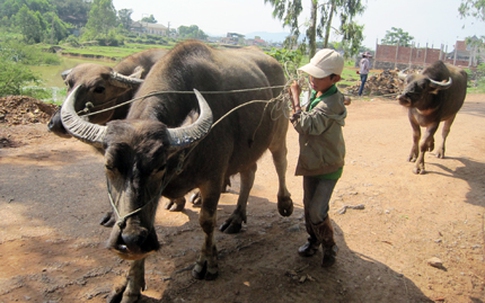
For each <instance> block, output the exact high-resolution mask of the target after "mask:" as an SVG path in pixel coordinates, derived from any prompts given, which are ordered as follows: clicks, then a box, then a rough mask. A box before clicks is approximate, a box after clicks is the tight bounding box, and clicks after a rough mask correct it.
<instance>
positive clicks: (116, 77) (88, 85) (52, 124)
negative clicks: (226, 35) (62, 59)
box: [47, 49, 167, 138]
mask: <svg viewBox="0 0 485 303" xmlns="http://www.w3.org/2000/svg"><path fill="white" fill-rule="evenodd" d="M166 53H167V50H165V49H150V50H146V51H142V52H139V53H136V54H133V55H130V56H128V57H126V58H124V59H123V60H121V61H120V62H119V63H118V64H116V65H115V66H114V67H113V68H111V67H108V66H104V65H100V64H93V63H83V64H79V65H77V66H75V67H74V68H72V69H69V70H67V71H64V72H63V73H62V75H61V76H62V78H63V79H64V81H65V83H66V84H67V86H68V87H67V92H68V93H69V92H71V91H72V89H73V88H74V87H76V86H78V85H83V86H84V87H85V90H84V92H83V95H82V96H79V98H78V100H77V103H76V104H75V108H76V110H78V111H81V110H82V111H84V112H86V113H88V112H95V111H96V112H97V111H99V110H102V109H107V108H110V107H112V106H114V105H119V104H122V103H124V102H126V101H128V100H130V99H132V98H133V96H134V94H135V91H136V89H138V87H139V86H140V84H141V82H142V81H140V79H144V78H145V77H146V75H147V74H148V72H149V71H150V69H151V68H152V66H153V65H154V64H155V62H157V61H158V60H159V59H160V58H161V57H163V56H164V55H165V54H166ZM129 106H130V105H129V104H127V105H125V106H120V107H118V108H115V109H113V110H107V111H105V112H103V113H98V114H96V115H92V116H88V119H89V121H91V122H93V123H97V124H105V123H106V122H108V121H111V120H115V119H124V118H125V117H126V115H127V113H128V109H129ZM47 127H48V129H49V131H51V132H53V133H54V134H56V135H58V136H60V137H65V138H70V137H71V136H70V135H69V134H68V133H67V132H66V130H65V129H64V126H63V125H62V122H61V119H60V112H59V111H58V112H56V113H55V114H54V115H53V116H52V117H51V119H50V121H49V123H48V125H47Z"/></svg>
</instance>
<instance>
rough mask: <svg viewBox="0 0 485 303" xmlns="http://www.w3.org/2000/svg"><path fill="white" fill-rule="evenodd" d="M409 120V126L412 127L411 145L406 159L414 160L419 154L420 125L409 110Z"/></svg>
mask: <svg viewBox="0 0 485 303" xmlns="http://www.w3.org/2000/svg"><path fill="white" fill-rule="evenodd" d="M408 116H409V122H410V123H411V127H412V129H413V146H412V147H411V152H410V153H409V157H408V161H409V162H416V159H417V158H418V155H419V140H420V139H421V127H420V126H419V124H418V121H416V120H415V119H414V117H413V115H412V114H411V112H409V114H408Z"/></svg>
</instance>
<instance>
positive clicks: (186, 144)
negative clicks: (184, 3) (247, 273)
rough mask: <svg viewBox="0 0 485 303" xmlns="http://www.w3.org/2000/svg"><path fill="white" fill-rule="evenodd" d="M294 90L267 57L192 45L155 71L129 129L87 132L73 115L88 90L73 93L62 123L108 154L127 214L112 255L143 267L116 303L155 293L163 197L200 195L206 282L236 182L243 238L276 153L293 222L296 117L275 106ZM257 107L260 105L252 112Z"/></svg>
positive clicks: (197, 273)
mask: <svg viewBox="0 0 485 303" xmlns="http://www.w3.org/2000/svg"><path fill="white" fill-rule="evenodd" d="M284 84H285V77H284V73H283V70H282V67H281V65H280V64H279V63H278V62H277V61H276V60H274V59H273V58H271V57H270V56H267V55H265V54H264V53H263V52H261V51H260V50H258V49H254V48H244V49H232V50H221V49H213V48H210V47H208V46H206V45H205V44H203V43H200V42H195V41H187V42H184V43H181V44H179V45H177V46H176V47H174V48H173V49H172V51H170V52H169V53H168V54H167V55H166V56H164V57H163V58H162V59H161V60H160V61H159V62H157V64H156V65H155V66H154V67H153V68H152V70H151V71H150V73H149V74H148V75H147V77H146V79H145V81H144V83H143V84H142V85H141V87H140V89H139V90H138V92H137V93H136V95H135V98H141V99H139V100H137V101H136V102H135V103H133V104H132V106H131V108H130V111H129V113H128V116H127V118H126V119H125V120H115V121H111V122H109V123H107V125H106V126H101V125H97V124H92V123H89V122H86V121H85V120H83V119H81V118H79V116H78V115H77V114H76V111H75V109H74V108H73V106H72V104H73V103H75V99H76V97H77V96H78V95H82V92H83V90H84V87H82V86H80V87H77V88H76V89H74V90H73V91H72V92H71V94H70V95H69V97H68V98H67V100H66V102H65V104H64V106H63V107H62V113H61V116H62V121H63V123H64V125H65V127H66V129H67V130H68V131H69V132H70V133H71V134H72V135H73V136H74V137H76V138H78V139H80V140H82V141H84V142H87V143H89V144H93V145H95V146H97V147H98V148H102V149H103V150H104V155H105V167H106V177H107V180H108V181H107V182H108V193H109V196H110V197H111V200H112V204H113V205H114V209H115V212H116V213H118V222H117V224H115V225H114V227H113V230H112V233H111V236H110V239H109V241H108V246H109V248H110V249H112V250H113V251H115V252H116V253H117V254H118V255H119V256H120V257H122V258H124V259H129V260H134V262H133V263H132V266H131V269H130V272H129V276H128V277H127V280H126V283H125V284H124V285H123V287H121V288H117V291H115V293H114V294H113V295H112V297H111V299H110V302H118V301H119V300H121V299H123V302H135V301H136V300H137V298H138V297H139V296H140V292H141V290H142V289H143V288H144V286H145V282H144V260H145V257H146V256H147V255H148V254H149V253H150V252H152V251H154V250H157V249H158V248H159V243H158V240H157V235H156V232H155V228H154V226H153V224H154V218H155V213H156V208H157V204H158V200H159V197H160V196H161V195H163V196H165V197H168V198H178V197H181V196H183V195H185V194H186V193H187V192H189V191H190V190H192V189H194V188H198V189H199V190H200V194H201V198H202V206H201V210H200V216H199V222H200V225H201V227H202V230H203V231H204V233H205V240H204V242H203V244H202V248H201V251H200V255H199V257H198V259H197V261H196V264H195V266H194V268H193V270H192V275H193V276H194V277H195V278H197V279H207V280H210V279H214V278H216V277H217V275H218V264H217V249H216V244H215V240H214V226H215V224H216V210H217V204H218V201H219V197H220V195H221V188H222V185H223V183H224V179H225V176H226V175H234V174H236V173H240V176H241V189H240V194H239V198H238V202H237V207H236V209H235V211H234V212H233V214H232V215H231V216H230V217H229V219H228V220H227V221H226V222H225V224H224V225H226V227H227V226H231V225H236V226H239V228H240V225H241V222H242V221H245V219H246V204H247V199H248V196H249V193H250V190H251V187H252V185H253V182H254V178H255V172H256V168H257V167H256V161H257V160H258V159H259V158H260V157H261V156H262V154H263V153H264V152H265V150H267V149H269V150H270V151H271V153H272V156H273V160H274V163H275V166H276V171H277V174H278V178H279V190H278V210H279V212H280V214H282V215H284V216H289V215H290V214H291V213H292V211H293V204H292V201H291V198H290V193H289V192H288V190H287V188H286V185H285V172H286V166H287V161H286V154H287V149H286V133H287V129H288V120H287V119H286V117H285V115H284V114H285V113H286V111H287V110H288V107H287V106H286V104H283V106H282V104H281V102H283V101H282V100H279V101H278V102H268V100H272V99H273V98H275V97H277V96H278V94H279V93H280V91H281V90H282V86H283V85H284ZM270 87H273V88H271V89H270ZM193 89H197V90H199V91H201V92H202V94H203V95H204V97H205V98H204V97H203V96H202V94H200V93H198V92H197V93H196V94H195V95H194V93H193ZM241 90H244V91H241ZM187 92H190V94H189V93H187ZM206 100H207V101H206ZM252 100H259V101H257V102H252V103H250V104H245V103H246V102H249V101H252ZM243 104H245V105H244V106H243ZM231 110H233V111H231ZM212 123H214V124H212Z"/></svg>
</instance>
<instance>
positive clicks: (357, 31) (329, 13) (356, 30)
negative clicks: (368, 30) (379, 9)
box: [264, 0, 365, 57]
mask: <svg viewBox="0 0 485 303" xmlns="http://www.w3.org/2000/svg"><path fill="white" fill-rule="evenodd" d="M309 1H310V5H311V8H310V19H309V21H308V23H307V30H306V31H305V35H306V36H305V40H304V41H306V39H308V44H309V55H310V57H312V56H313V55H314V54H315V52H316V41H317V37H318V38H322V39H323V40H324V42H323V46H324V47H328V43H329V38H330V31H331V29H332V23H333V19H334V17H335V16H336V15H339V17H340V28H339V29H338V30H337V32H338V34H340V35H341V36H342V40H343V41H346V42H347V43H346V45H349V46H350V48H349V51H350V53H351V54H355V53H356V52H357V50H358V46H359V45H360V44H361V43H362V40H363V35H362V30H363V26H361V25H358V24H356V23H355V22H354V21H353V20H352V18H353V17H354V16H356V15H359V14H362V13H363V12H364V10H365V7H364V6H363V5H362V3H361V1H360V0H326V1H319V0H309ZM264 2H265V3H268V2H269V3H270V4H271V5H272V6H273V17H276V18H278V19H279V20H282V21H283V26H289V27H290V31H291V33H290V37H289V39H287V41H285V44H286V45H287V47H290V48H291V47H292V46H293V44H292V43H295V41H298V37H299V36H300V24H299V21H298V18H299V16H300V14H301V13H302V11H303V6H302V0H264Z"/></svg>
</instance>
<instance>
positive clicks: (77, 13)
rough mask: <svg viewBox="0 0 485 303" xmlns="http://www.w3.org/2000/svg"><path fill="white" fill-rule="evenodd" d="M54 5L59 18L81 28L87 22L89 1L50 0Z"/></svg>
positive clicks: (89, 7)
mask: <svg viewBox="0 0 485 303" xmlns="http://www.w3.org/2000/svg"><path fill="white" fill-rule="evenodd" d="M51 3H52V4H53V5H54V6H55V7H56V11H57V15H58V16H59V18H60V19H61V20H62V21H64V22H66V23H70V24H72V25H74V26H75V27H77V28H81V27H83V26H85V25H86V23H87V22H88V14H89V11H90V10H91V1H87V0H51Z"/></svg>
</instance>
